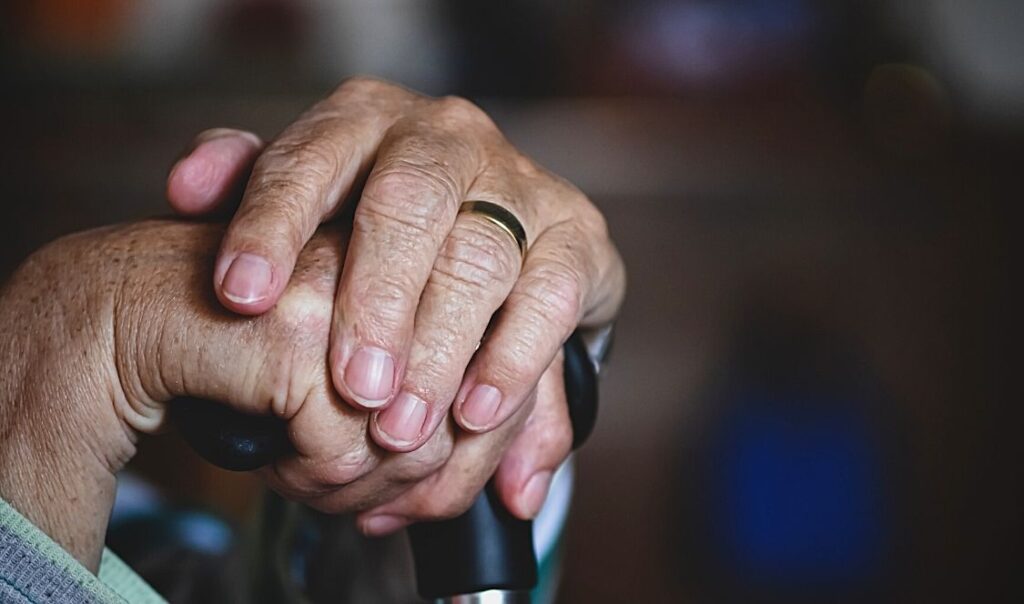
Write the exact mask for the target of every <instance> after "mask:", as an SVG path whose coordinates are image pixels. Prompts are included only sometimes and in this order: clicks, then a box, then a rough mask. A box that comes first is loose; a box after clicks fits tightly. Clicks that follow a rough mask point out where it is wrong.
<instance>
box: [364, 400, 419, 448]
mask: <svg viewBox="0 0 1024 604" xmlns="http://www.w3.org/2000/svg"><path fill="white" fill-rule="evenodd" d="M429 415H430V407H429V406H428V405H427V403H426V402H425V401H424V400H423V399H421V398H419V397H418V396H416V395H414V394H412V393H409V392H404V391H403V392H401V393H399V395H398V396H396V397H395V398H394V400H393V401H392V402H391V404H389V405H388V406H387V408H385V409H383V410H380V411H378V412H376V413H374V414H373V423H372V425H371V428H370V433H371V435H372V436H373V439H374V441H376V442H377V444H379V445H380V446H382V447H384V448H385V449H388V450H389V451H395V452H399V453H407V452H409V451H415V450H416V449H418V448H419V447H420V446H422V443H423V442H424V441H425V439H426V438H427V437H429V434H427V435H424V431H425V430H426V427H427V418H428V417H429Z"/></svg>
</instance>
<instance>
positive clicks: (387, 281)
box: [331, 101, 499, 423]
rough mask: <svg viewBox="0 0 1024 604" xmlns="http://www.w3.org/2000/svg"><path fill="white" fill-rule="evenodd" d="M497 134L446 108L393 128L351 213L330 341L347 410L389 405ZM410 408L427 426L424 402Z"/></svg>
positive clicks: (482, 121)
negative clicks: (420, 312) (434, 273)
mask: <svg viewBox="0 0 1024 604" xmlns="http://www.w3.org/2000/svg"><path fill="white" fill-rule="evenodd" d="M498 137H499V135H498V134H497V130H496V129H495V128H494V126H493V124H491V122H490V121H489V120H488V119H487V118H486V116H484V115H483V113H482V112H480V110H479V109H475V107H472V106H471V105H468V104H467V103H466V102H463V101H451V102H448V101H445V102H435V103H433V104H431V105H430V108H429V110H428V111H424V112H421V113H420V114H418V115H417V116H416V117H415V118H406V119H403V120H401V121H399V122H398V123H396V124H395V125H394V127H393V128H392V129H391V130H390V131H389V133H388V135H387V137H386V139H385V141H384V142H383V143H382V144H381V147H380V150H379V152H378V156H377V159H376V162H375V165H374V167H373V171H372V173H371V174H370V175H369V177H368V178H367V181H366V185H365V187H364V189H363V193H362V198H361V199H360V201H359V205H358V207H357V208H356V211H355V218H354V223H353V232H352V243H351V247H350V248H349V251H348V257H347V259H346V263H345V268H344V270H343V273H342V278H341V283H340V285H339V290H338V298H337V303H336V304H335V317H334V325H333V331H332V336H331V337H332V346H331V367H332V370H333V377H334V384H335V386H336V387H337V388H338V391H339V392H340V393H341V394H342V395H343V396H344V397H345V398H346V399H347V400H348V401H350V402H351V403H353V404H355V405H357V406H359V407H362V408H380V407H383V406H385V405H386V404H388V403H389V402H390V401H391V399H392V397H393V395H394V393H395V390H396V387H397V385H398V383H399V380H400V378H401V375H402V373H403V371H404V368H405V364H406V358H405V355H406V352H407V350H408V348H409V343H410V339H411V336H412V332H413V324H414V318H415V316H416V308H417V306H418V305H419V301H420V297H421V294H422V293H423V289H424V286H425V285H426V283H427V280H428V278H429V277H430V274H431V269H432V267H433V265H434V259H435V258H436V257H437V254H438V250H439V249H440V247H441V244H442V242H443V241H444V240H445V237H446V236H447V234H448V232H449V231H450V230H451V228H452V225H453V223H454V220H455V214H456V212H457V210H458V207H459V204H460V203H461V202H462V200H463V195H464V193H465V191H466V190H467V189H468V187H469V185H470V183H471V182H472V181H473V180H474V178H475V177H476V175H477V174H478V173H479V172H480V170H481V168H482V162H483V157H485V154H486V145H487V144H489V143H490V142H491V141H493V140H494V139H496V138H498ZM406 402H408V403H409V404H410V405H411V407H410V410H409V412H410V414H411V416H412V420H411V421H413V422H416V421H419V422H421V423H422V421H423V418H424V417H425V415H426V406H425V404H423V402H422V401H417V400H413V399H407V401H406Z"/></svg>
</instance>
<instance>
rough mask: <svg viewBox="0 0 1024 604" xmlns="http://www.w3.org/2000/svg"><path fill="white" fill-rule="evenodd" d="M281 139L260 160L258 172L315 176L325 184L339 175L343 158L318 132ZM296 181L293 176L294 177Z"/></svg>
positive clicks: (305, 176) (328, 140) (306, 176)
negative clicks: (269, 171)
mask: <svg viewBox="0 0 1024 604" xmlns="http://www.w3.org/2000/svg"><path fill="white" fill-rule="evenodd" d="M306 134H307V135H306V136H301V137H295V138H285V139H281V140H278V141H277V142H275V143H274V144H273V145H271V147H270V148H268V149H267V151H266V152H265V153H264V154H263V155H262V156H261V157H260V159H259V160H258V161H257V166H256V168H257V169H262V170H268V169H269V170H273V171H275V172H279V173H281V172H283V173H285V174H292V175H295V174H300V175H302V176H303V177H304V178H308V177H314V178H317V179H319V180H320V181H322V182H326V179H329V178H331V177H333V176H334V175H336V174H338V172H339V171H340V169H341V164H342V158H341V157H340V154H339V151H338V149H336V148H335V147H334V145H332V144H331V142H330V139H329V138H328V137H326V136H322V135H320V134H319V133H316V132H310V133H306ZM293 178H294V176H293Z"/></svg>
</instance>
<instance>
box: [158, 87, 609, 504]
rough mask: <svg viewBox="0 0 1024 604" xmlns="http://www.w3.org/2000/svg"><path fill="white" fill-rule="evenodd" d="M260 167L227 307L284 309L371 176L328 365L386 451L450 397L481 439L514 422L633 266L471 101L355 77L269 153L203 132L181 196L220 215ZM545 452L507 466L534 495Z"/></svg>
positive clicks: (172, 189)
mask: <svg viewBox="0 0 1024 604" xmlns="http://www.w3.org/2000/svg"><path fill="white" fill-rule="evenodd" d="M250 171H251V176H249V178H248V185H247V187H246V189H245V194H244V197H243V198H242V201H241V205H240V206H239V207H238V210H237V212H236V213H235V215H234V217H233V219H232V221H231V225H230V227H229V228H228V231H227V233H226V235H225V237H224V240H223V242H222V243H221V249H220V252H219V254H218V256H217V260H216V265H215V266H216V268H215V271H214V275H213V280H214V287H215V290H216V292H217V296H218V298H219V299H220V301H221V303H223V304H224V305H225V306H226V307H227V308H229V309H231V310H233V311H235V312H239V313H243V314H261V313H264V312H267V310H268V309H270V308H272V307H273V306H274V304H275V303H277V302H278V300H279V299H280V296H281V293H282V292H283V291H284V289H285V286H286V284H287V283H288V281H289V279H291V278H293V267H294V265H295V260H296V258H297V257H298V256H299V252H300V250H301V249H302V247H303V245H304V244H305V243H306V241H307V240H309V238H310V236H311V235H312V234H313V232H314V231H315V230H316V228H317V226H318V225H319V224H320V223H321V222H323V221H326V220H328V219H329V218H331V217H332V216H333V215H335V214H337V213H338V212H339V211H340V210H341V209H342V207H343V205H344V204H345V203H347V202H346V199H347V198H349V197H350V196H352V197H354V192H355V191H358V190H359V183H364V181H365V184H363V186H362V188H361V193H360V195H359V200H358V205H357V206H356V207H355V212H354V230H353V235H352V241H351V246H350V248H349V252H348V257H347V259H346V262H345V266H344V270H343V272H342V275H341V280H340V283H339V287H338V290H337V297H336V303H335V306H334V312H333V317H332V320H331V326H330V329H331V345H330V368H331V377H332V380H333V383H334V386H335V387H336V389H337V391H338V392H339V393H341V395H342V396H343V397H344V398H345V400H347V401H348V402H349V403H351V404H353V405H354V406H355V407H356V408H360V409H373V410H375V413H374V415H373V418H374V419H373V421H372V422H371V425H370V430H371V433H372V435H373V437H374V439H375V440H376V442H377V443H378V444H379V445H381V446H382V447H385V448H387V449H390V450H393V451H411V450H414V449H416V448H418V447H420V446H422V445H423V444H424V443H425V442H428V440H429V439H430V437H431V435H432V434H433V433H434V431H435V430H436V429H437V428H438V426H442V425H444V424H445V420H446V418H447V417H449V413H448V411H449V408H450V407H451V406H452V405H453V404H454V413H453V415H454V418H455V420H456V421H457V422H458V423H459V425H460V426H461V427H462V428H464V429H465V430H467V431H469V432H475V433H482V432H486V431H488V430H492V429H494V428H495V427H497V426H500V425H502V424H503V422H505V421H506V420H507V419H508V418H510V417H512V416H514V415H516V414H517V413H518V412H519V411H520V409H521V408H522V406H523V405H524V404H525V403H526V402H527V401H528V400H529V399H530V397H531V394H532V393H533V392H534V391H535V390H536V388H537V387H538V383H540V384H541V385H542V386H541V389H542V391H543V390H545V388H544V387H543V383H544V382H545V381H546V382H549V383H552V384H554V383H556V382H560V381H561V373H560V370H559V362H560V361H559V360H558V354H559V351H560V350H561V346H562V344H563V343H564V341H565V340H566V339H567V338H568V336H569V335H570V334H571V333H572V331H573V330H574V329H575V328H576V327H577V325H581V324H582V325H584V326H586V325H595V326H596V325H600V324H603V323H606V322H607V321H609V320H611V318H612V317H613V316H614V314H615V313H616V312H617V310H618V307H619V305H620V303H621V299H622V295H623V292H624V281H625V279H624V270H623V266H622V262H621V260H620V259H619V256H618V253H617V252H616V250H615V247H614V246H613V244H612V243H611V241H610V239H609V237H608V232H607V228H606V225H605V222H604V219H603V217H602V216H601V214H600V212H598V211H597V209H596V208H595V207H594V206H593V204H591V202H590V201H589V200H588V199H587V198H586V197H585V196H584V195H583V194H582V193H581V192H580V191H579V190H577V189H576V188H575V187H573V186H572V185H570V184H569V183H567V182H565V181H564V180H561V179H559V178H558V177H556V176H554V175H552V174H550V173H549V172H547V171H545V170H544V169H542V168H540V167H539V166H537V165H536V164H535V163H534V162H533V161H531V160H530V159H529V158H527V157H525V156H523V155H522V154H521V153H519V152H518V151H517V150H516V149H515V148H513V147H512V146H511V145H510V144H509V142H508V141H507V140H505V138H504V137H503V136H502V135H501V133H500V132H499V131H498V129H497V128H496V126H495V125H494V123H493V122H492V121H491V120H490V119H489V118H488V117H487V115H486V114H484V113H483V112H482V111H481V110H480V109H479V108H477V107H476V106H475V105H473V104H472V103H470V102H468V101H466V100H463V99H459V98H453V97H447V98H440V99H438V98H429V97H425V96H421V95H418V94H415V93H413V92H410V91H408V90H406V89H403V88H400V87H398V86H395V85H392V84H388V83H386V82H381V81H377V80H372V79H365V78H357V79H352V80H349V81H347V82H345V83H344V84H342V85H341V86H340V87H339V88H338V89H337V90H336V91H335V92H334V93H333V94H331V95H330V96H329V97H328V98H327V99H325V100H323V101H322V102H320V103H318V104H317V105H315V106H314V107H313V108H312V109H310V110H309V111H308V112H306V113H305V114H304V115H303V116H302V117H300V118H299V119H298V120H297V121H296V122H295V123H293V124H292V125H291V126H289V127H288V128H287V129H285V130H284V132H282V133H281V135H280V136H279V137H278V138H277V139H276V140H274V141H273V142H272V143H271V144H269V145H268V146H266V147H265V148H264V145H263V143H262V142H261V141H260V139H259V138H258V137H257V136H256V135H254V134H251V133H248V132H241V131H237V130H225V129H217V130H210V131H207V132H204V133H203V134H201V135H199V137H198V138H197V139H196V141H195V142H194V145H193V148H192V150H191V151H190V152H189V153H188V154H187V155H186V156H185V157H184V158H183V159H181V160H180V161H179V162H178V163H177V164H176V165H175V166H174V168H173V169H172V171H171V174H170V176H169V178H168V184H167V191H168V198H169V200H170V202H171V205H172V206H173V207H174V208H175V209H176V210H177V211H179V212H180V213H183V214H186V215H201V214H207V213H210V212H214V211H217V210H219V209H221V208H223V207H224V206H226V205H229V204H230V203H231V202H232V197H233V194H232V191H235V190H237V189H238V187H239V186H240V185H241V184H242V181H243V179H244V178H245V177H246V176H247V175H248V174H249V173H250ZM466 200H486V201H491V202H494V203H498V204H500V205H502V206H504V207H505V208H506V209H508V210H510V211H511V212H512V213H513V214H515V215H516V216H517V217H518V218H519V220H520V221H521V222H522V224H523V226H524V227H525V229H526V233H527V237H528V240H529V242H530V249H529V252H528V254H527V256H526V258H525V261H523V260H522V259H521V256H520V251H519V249H518V248H517V246H516V244H515V242H514V241H513V240H512V238H511V237H509V236H508V235H507V234H506V233H504V232H502V231H501V230H500V229H499V228H498V227H496V226H495V225H493V224H491V223H489V222H487V221H486V220H482V219H481V218H480V217H479V216H476V215H473V214H459V213H458V209H459V206H460V204H461V203H462V202H463V201H466ZM353 203H354V201H353ZM499 309H500V311H501V312H500V313H498V314H497V315H495V313H496V312H497V311H498V310H499ZM492 318H493V320H492ZM489 326H490V327H489ZM485 332H486V338H485ZM478 347H479V350H477V349H478ZM542 376H544V377H543V379H542ZM547 390H551V389H550V388H548V389H547ZM542 394H543V392H542ZM567 429H568V426H567V425H566V426H563V427H562V428H561V430H562V431H563V432H564V431H566V430H567ZM559 438H560V439H562V436H559ZM559 442H560V441H559ZM533 457H534V458H531V459H513V460H511V461H509V465H510V466H516V467H518V468H520V470H517V471H519V472H520V473H521V474H524V476H517V480H519V481H520V484H519V487H520V489H521V490H522V489H524V488H525V481H527V480H529V479H530V477H531V476H534V475H538V473H540V472H542V471H546V470H547V469H550V467H551V463H550V462H546V463H544V464H542V466H538V465H536V462H537V459H535V458H536V457H537V456H533ZM540 457H543V456H540ZM530 464H535V465H533V467H528V466H530ZM503 467H505V466H504V465H503ZM545 468H546V469H545ZM510 471H511V470H510ZM542 495H543V494H541V496H539V497H540V498H541V499H542ZM538 505H539V504H538Z"/></svg>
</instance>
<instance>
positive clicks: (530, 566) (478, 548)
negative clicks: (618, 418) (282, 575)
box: [170, 333, 597, 598]
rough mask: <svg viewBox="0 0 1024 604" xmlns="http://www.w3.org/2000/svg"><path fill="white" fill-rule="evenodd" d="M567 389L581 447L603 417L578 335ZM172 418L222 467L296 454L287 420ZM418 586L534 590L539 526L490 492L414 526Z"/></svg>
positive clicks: (178, 412)
mask: <svg viewBox="0 0 1024 604" xmlns="http://www.w3.org/2000/svg"><path fill="white" fill-rule="evenodd" d="M564 352H565V363H564V366H565V370H564V373H565V391H566V400H567V402H568V405H569V417H570V418H571V421H572V427H573V448H576V447H579V446H580V445H582V444H583V441H585V440H586V438H587V437H588V436H589V435H590V433H591V431H592V430H593V428H594V423H595V421H596V418H597V376H596V374H595V371H594V365H593V363H592V362H591V360H590V357H589V356H588V354H587V349H586V346H585V345H584V343H583V340H582V338H581V337H580V335H579V334H578V333H574V334H573V335H572V336H571V337H570V338H569V339H568V340H567V341H566V343H565V346H564ZM170 409H171V417H172V421H173V422H174V423H175V425H176V426H177V428H178V430H179V431H180V432H181V434H182V436H183V437H184V439H185V441H186V442H188V444H189V445H190V446H191V447H192V448H193V449H195V450H196V452H198V453H199V454H200V455H201V456H202V457H203V458H205V459H206V460H207V461H209V462H210V463H212V464H214V465H216V466H220V467H221V468H224V469H227V470H233V471H248V470H255V469H258V468H261V467H263V466H265V465H267V464H269V463H271V462H272V461H274V460H275V459H278V458H280V457H282V456H285V455H288V454H289V453H290V452H291V450H292V448H291V443H290V441H289V440H288V433H287V429H286V424H285V422H284V421H282V420H280V419H278V418H276V417H270V416H257V415H249V414H245V413H241V412H238V411H235V410H233V409H229V408H228V407H226V406H224V405H221V404H218V403H212V402H209V401H203V400H199V399H193V398H180V399H177V400H176V401H174V402H173V403H172V404H171V407H170ZM409 536H410V540H411V543H412V548H413V554H414V559H415V563H416V576H417V585H418V589H419V592H420V595H421V596H423V597H425V598H445V597H450V596H454V595H458V594H470V593H478V592H483V591H487V590H491V589H501V590H510V591H528V590H530V589H532V588H533V586H534V585H536V583H537V561H536V558H535V556H534V552H533V531H532V523H531V522H529V521H524V520H519V519H518V518H515V517H513V516H512V515H511V514H510V513H509V512H508V511H507V510H505V508H504V507H503V506H502V505H501V504H500V502H499V501H498V498H497V497H496V496H495V494H494V492H493V489H492V488H491V487H490V485H488V487H487V488H486V489H485V490H484V491H483V492H482V493H481V494H480V495H479V496H478V497H477V499H476V501H475V503H474V504H473V506H472V507H471V508H470V509H469V511H467V512H466V513H465V514H463V515H462V516H459V517H458V518H453V519H451V520H444V521H440V522H426V523H420V524H417V525H414V526H412V527H410V529H409Z"/></svg>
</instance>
